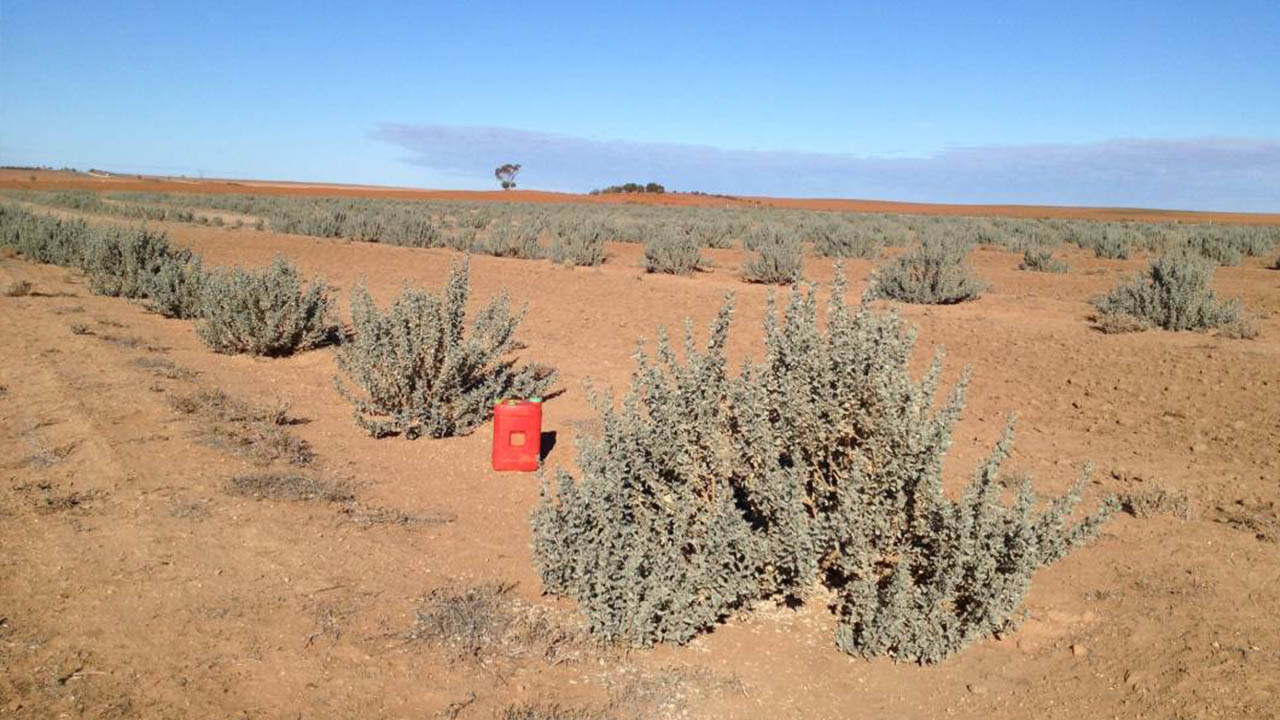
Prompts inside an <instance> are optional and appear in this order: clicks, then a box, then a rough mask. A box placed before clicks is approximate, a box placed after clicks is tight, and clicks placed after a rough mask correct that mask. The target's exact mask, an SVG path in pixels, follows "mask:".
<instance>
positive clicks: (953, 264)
mask: <svg viewBox="0 0 1280 720" xmlns="http://www.w3.org/2000/svg"><path fill="white" fill-rule="evenodd" d="M969 248H970V246H969V245H968V244H967V243H965V242H962V241H959V240H955V239H952V238H949V237H947V236H945V235H941V234H937V233H925V234H924V236H923V237H922V238H921V242H920V246H919V247H917V248H916V249H914V250H911V251H909V252H906V253H903V254H902V255H899V256H898V257H896V258H894V259H893V260H891V261H889V262H888V263H886V264H884V265H882V266H881V267H879V268H877V269H876V271H875V273H873V275H872V280H871V293H872V295H873V296H874V297H881V298H888V299H890V300H901V301H903V302H909V303H921V304H928V305H951V304H954V303H960V302H965V301H966V300H975V299H977V298H978V296H980V295H981V294H982V291H983V290H985V289H986V287H987V284H986V283H985V282H983V281H982V280H981V279H980V278H978V277H976V276H975V275H974V274H973V272H972V271H971V270H970V269H969V265H968V260H967V259H968V256H969Z"/></svg>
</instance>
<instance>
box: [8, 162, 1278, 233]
mask: <svg viewBox="0 0 1280 720" xmlns="http://www.w3.org/2000/svg"><path fill="white" fill-rule="evenodd" d="M33 177H34V178H35V180H34V181H32V179H31V178H33ZM0 189H25V190H32V189H35V190H40V189H43V190H102V191H107V192H111V191H117V192H186V193H225V194H235V193H250V194H263V195H318V196H331V197H373V198H386V199H396V200H467V201H476V202H529V203H599V204H614V203H616V204H636V205H681V206H700V207H779V208H793V209H802V210H829V211H838V212H865V213H904V214H913V215H969V216H990V217H1018V218H1063V219H1076V220H1140V221H1146V222H1221V223H1240V224H1246V225H1280V213H1270V214H1268V213H1226V212H1200V211H1194V210H1151V209H1142V208H1091V207H1065V206H1052V205H947V204H939V203H913V202H892V201H887V200H851V199H848V200H847V199H838V198H770V197H725V196H720V195H693V194H687V193H663V194H661V195H649V194H634V195H622V194H616V195H615V194H610V195H576V194H572V193H556V192H542V191H539V190H509V191H503V190H492V191H475V190H419V189H413V188H394V187H377V186H369V185H334V184H324V183H299V182H276V181H268V180H189V179H184V178H163V177H152V176H147V175H137V176H126V175H111V176H93V175H87V174H83V173H71V172H62V171H34V172H32V171H23V170H0Z"/></svg>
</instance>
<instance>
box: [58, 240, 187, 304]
mask: <svg viewBox="0 0 1280 720" xmlns="http://www.w3.org/2000/svg"><path fill="white" fill-rule="evenodd" d="M190 256H191V252H190V251H188V250H174V249H173V248H172V247H170V245H169V238H168V236H167V235H165V234H164V233H163V232H158V231H151V230H148V229H147V228H145V227H144V228H137V229H124V228H114V227H112V228H99V229H98V231H97V232H94V233H92V234H91V235H90V240H89V242H88V244H87V246H86V248H85V253H84V264H83V268H84V271H85V273H86V274H87V275H88V276H89V289H90V290H92V291H93V292H95V293H97V294H99V295H109V296H112V297H125V298H145V297H148V296H149V295H150V293H151V290H152V287H153V285H154V283H155V278H156V275H157V274H159V273H160V270H161V268H162V267H163V266H164V265H166V264H167V263H169V262H170V261H171V260H173V259H177V260H187V259H189V258H190Z"/></svg>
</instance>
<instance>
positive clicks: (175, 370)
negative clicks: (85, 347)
mask: <svg viewBox="0 0 1280 720" xmlns="http://www.w3.org/2000/svg"><path fill="white" fill-rule="evenodd" d="M73 332H74V330H73ZM133 364H134V365H136V366H138V367H140V368H142V369H143V370H150V371H151V372H152V373H154V374H156V375H158V376H160V377H162V378H168V379H169V380H193V379H195V377H196V376H197V375H199V374H200V373H198V372H196V371H195V370H191V369H188V368H184V367H182V366H181V365H178V364H176V363H174V362H173V361H172V360H170V359H168V358H162V357H146V356H144V357H140V358H136V359H135V360H134V361H133Z"/></svg>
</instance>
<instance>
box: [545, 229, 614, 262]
mask: <svg viewBox="0 0 1280 720" xmlns="http://www.w3.org/2000/svg"><path fill="white" fill-rule="evenodd" d="M599 229H600V227H599V226H598V225H585V226H581V227H579V228H575V229H573V230H570V231H568V232H567V233H563V234H557V235H556V238H555V241H554V242H553V243H552V244H551V250H550V252H549V253H548V254H549V256H550V257H551V261H552V262H554V263H557V264H559V265H584V266H588V267H595V266H597V265H599V264H601V263H603V262H604V242H605V240H604V238H605V236H604V233H602V232H598V230H599Z"/></svg>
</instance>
